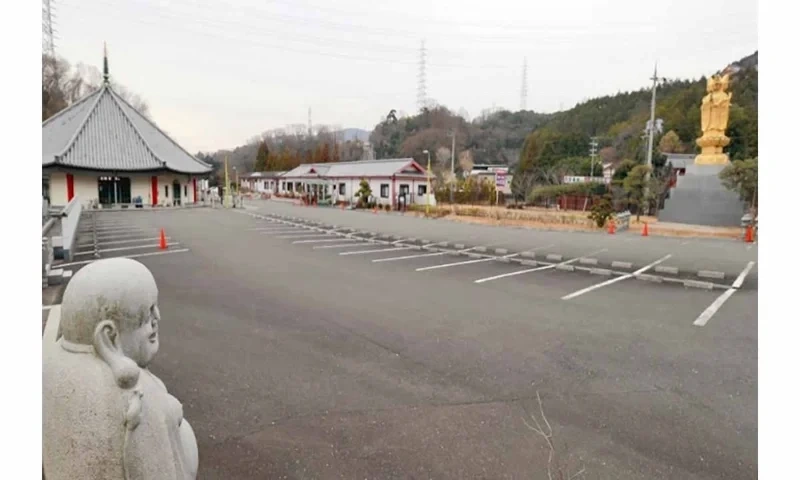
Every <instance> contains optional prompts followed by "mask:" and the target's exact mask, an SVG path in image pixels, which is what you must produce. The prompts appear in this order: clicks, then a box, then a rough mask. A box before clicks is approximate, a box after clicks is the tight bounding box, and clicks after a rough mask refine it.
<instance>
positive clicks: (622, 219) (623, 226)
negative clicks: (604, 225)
mask: <svg viewBox="0 0 800 480" xmlns="http://www.w3.org/2000/svg"><path fill="white" fill-rule="evenodd" d="M614 221H615V223H616V228H617V231H618V232H624V231H625V230H627V229H628V228H630V226H631V212H629V211H627V210H626V211H624V212H622V213H618V214H617V215H616V217H615V218H614Z"/></svg>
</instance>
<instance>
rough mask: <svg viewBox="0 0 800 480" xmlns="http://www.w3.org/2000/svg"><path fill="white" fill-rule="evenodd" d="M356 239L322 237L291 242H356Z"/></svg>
mask: <svg viewBox="0 0 800 480" xmlns="http://www.w3.org/2000/svg"><path fill="white" fill-rule="evenodd" d="M357 241H358V240H348V239H346V238H324V239H318V240H295V241H294V242H292V245H294V244H300V243H330V242H357Z"/></svg>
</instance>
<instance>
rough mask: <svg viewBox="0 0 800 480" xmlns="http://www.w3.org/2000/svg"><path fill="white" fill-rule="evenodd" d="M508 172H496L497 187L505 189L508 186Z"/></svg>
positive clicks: (495, 181) (495, 182)
mask: <svg viewBox="0 0 800 480" xmlns="http://www.w3.org/2000/svg"><path fill="white" fill-rule="evenodd" d="M507 173H508V170H495V172H494V184H495V186H496V187H505V186H506V174H507Z"/></svg>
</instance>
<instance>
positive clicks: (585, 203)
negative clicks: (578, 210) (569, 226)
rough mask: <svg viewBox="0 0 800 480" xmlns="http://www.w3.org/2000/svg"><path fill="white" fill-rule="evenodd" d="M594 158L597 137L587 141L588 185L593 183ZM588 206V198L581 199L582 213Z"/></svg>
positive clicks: (595, 156)
mask: <svg viewBox="0 0 800 480" xmlns="http://www.w3.org/2000/svg"><path fill="white" fill-rule="evenodd" d="M596 158H597V137H592V139H591V140H590V141H589V159H590V160H589V161H590V166H589V183H590V184H593V183H594V162H595V159H596ZM588 204H589V196H588V195H587V196H586V197H584V199H583V211H584V212H585V211H586V207H587V206H588Z"/></svg>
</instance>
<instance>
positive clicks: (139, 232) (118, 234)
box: [82, 229, 158, 238]
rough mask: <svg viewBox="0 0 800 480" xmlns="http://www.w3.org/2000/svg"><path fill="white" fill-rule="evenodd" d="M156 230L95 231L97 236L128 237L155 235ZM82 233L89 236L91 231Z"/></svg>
mask: <svg viewBox="0 0 800 480" xmlns="http://www.w3.org/2000/svg"><path fill="white" fill-rule="evenodd" d="M157 234H158V230H155V229H151V230H125V231H124V232H113V233H111V232H97V238H130V237H132V236H134V235H157ZM82 235H87V236H91V235H92V232H86V233H84V234H82Z"/></svg>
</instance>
